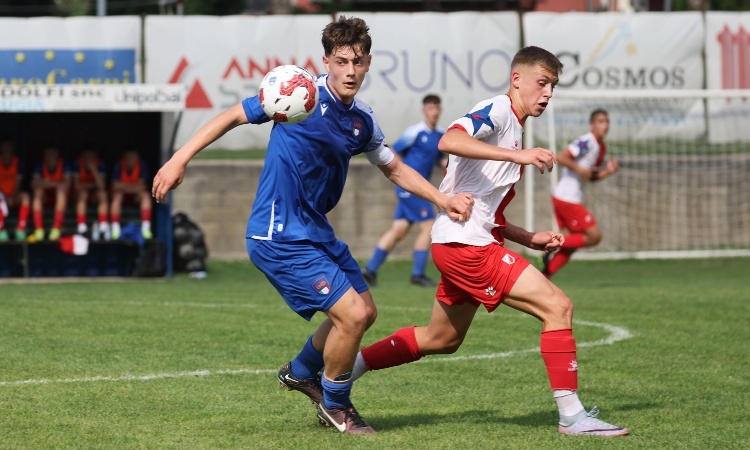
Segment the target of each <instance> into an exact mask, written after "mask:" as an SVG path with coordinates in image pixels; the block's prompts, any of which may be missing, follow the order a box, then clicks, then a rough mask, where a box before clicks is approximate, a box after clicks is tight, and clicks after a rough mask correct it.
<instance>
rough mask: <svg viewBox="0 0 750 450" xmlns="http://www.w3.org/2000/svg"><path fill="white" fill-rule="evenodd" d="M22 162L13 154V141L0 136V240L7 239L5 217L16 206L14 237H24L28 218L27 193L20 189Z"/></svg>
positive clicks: (21, 238)
mask: <svg viewBox="0 0 750 450" xmlns="http://www.w3.org/2000/svg"><path fill="white" fill-rule="evenodd" d="M23 172H24V168H23V162H22V161H21V159H20V158H19V157H18V156H16V155H14V154H13V141H12V140H11V139H10V138H9V137H7V136H2V137H0V194H1V195H2V197H4V200H0V201H4V203H5V205H4V207H3V206H2V205H0V208H2V210H0V242H3V241H7V240H8V239H9V235H8V231H7V230H6V229H5V219H6V217H7V216H8V214H9V213H10V210H11V209H15V207H18V224H17V225H16V234H15V238H16V240H17V241H22V240H24V239H26V221H27V220H28V218H29V210H30V206H29V194H28V193H27V192H24V191H22V190H21V181H22V179H23Z"/></svg>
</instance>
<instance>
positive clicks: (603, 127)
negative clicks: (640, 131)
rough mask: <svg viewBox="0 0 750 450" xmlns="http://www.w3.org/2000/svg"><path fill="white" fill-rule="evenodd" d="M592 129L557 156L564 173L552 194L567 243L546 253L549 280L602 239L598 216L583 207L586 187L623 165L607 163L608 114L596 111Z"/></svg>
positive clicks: (610, 160)
mask: <svg viewBox="0 0 750 450" xmlns="http://www.w3.org/2000/svg"><path fill="white" fill-rule="evenodd" d="M589 127H590V129H591V131H589V132H588V133H586V134H584V135H583V136H580V137H579V138H578V139H576V140H575V141H573V142H571V143H570V145H568V146H567V147H566V148H565V149H563V150H562V151H560V152H558V154H557V160H558V162H559V164H560V165H561V166H563V170H562V175H561V177H560V180H559V181H558V182H557V186H555V192H554V194H552V206H553V208H554V210H555V218H556V219H557V225H558V226H559V227H560V231H562V233H563V234H564V235H565V242H564V243H563V245H562V246H561V247H560V250H559V251H557V252H555V253H554V254H551V253H544V254H543V256H542V260H543V261H544V266H543V268H542V273H543V274H545V275H547V276H548V277H550V276H552V275H554V274H555V273H557V271H558V270H560V269H561V268H562V267H563V266H564V265H565V264H567V263H568V261H569V260H570V257H571V255H572V254H573V252H575V251H576V250H578V249H579V248H582V247H591V246H594V245H596V244H598V243H599V241H601V240H602V233H601V231H600V230H599V227H598V226H597V225H596V219H595V218H594V215H593V214H591V213H590V212H589V210H588V209H586V207H585V206H583V186H584V182H585V181H591V182H594V181H599V180H602V179H604V178H606V177H608V176H610V175H612V174H614V173H615V172H617V170H618V169H619V165H618V164H617V160H615V159H614V158H610V159H609V160H608V161H607V162H606V164H605V163H604V160H605V159H604V158H605V155H606V153H607V145H606V144H605V143H604V137H605V136H607V133H608V132H609V114H607V111H605V110H603V109H595V110H594V111H592V112H591V116H590V117H589Z"/></svg>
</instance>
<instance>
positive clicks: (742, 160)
mask: <svg viewBox="0 0 750 450" xmlns="http://www.w3.org/2000/svg"><path fill="white" fill-rule="evenodd" d="M596 108H604V109H605V110H607V111H608V112H609V115H610V131H609V134H608V136H607V137H606V139H605V141H606V143H607V155H608V157H614V158H616V159H617V160H618V162H619V164H620V170H619V172H617V173H616V174H615V175H613V176H611V177H609V178H606V179H604V180H602V181H599V182H596V183H586V185H585V197H584V204H585V205H586V207H587V208H588V209H589V210H590V211H591V212H592V213H593V214H594V216H595V217H596V220H597V223H598V224H599V227H600V229H601V230H602V236H603V238H602V241H601V242H600V243H599V245H597V246H595V247H591V248H588V249H585V250H583V251H582V252H580V254H581V257H584V256H588V257H590V258H631V257H635V258H639V257H643V258H648V257H654V258H659V257H709V256H750V90H744V91H727V90H714V91H711V90H700V91H698V90H693V91H657V92H654V91H627V92H622V91H610V92H590V91H587V92H580V91H561V92H557V91H556V92H555V94H554V97H553V100H552V101H551V102H550V105H549V107H548V109H547V111H546V112H545V114H544V115H543V116H541V117H540V118H537V119H534V120H532V121H531V122H532V125H533V126H532V127H531V128H532V129H531V130H529V129H528V127H527V130H526V133H527V136H528V137H529V138H530V142H527V144H526V145H527V147H528V146H539V147H546V148H549V149H550V150H553V151H555V152H557V151H559V150H561V149H563V148H565V147H566V146H567V145H568V144H569V143H570V142H572V141H573V140H574V139H575V138H577V137H578V136H580V135H582V134H584V133H587V132H588V131H589V124H588V122H589V115H590V113H591V111H593V110H594V109H596ZM529 172H533V171H532V170H527V171H526V173H529ZM558 172H559V170H555V171H553V172H552V174H551V176H546V175H545V176H539V175H538V173H537V176H535V177H534V180H533V184H532V187H531V192H533V195H527V196H526V207H527V211H526V221H527V226H528V225H529V224H533V226H534V227H533V229H549V228H550V227H553V228H554V227H555V226H556V224H555V221H554V218H553V216H552V208H551V203H550V200H549V197H550V190H551V189H552V188H553V187H554V185H555V183H556V181H557V173H558ZM526 187H527V189H529V186H526ZM528 208H531V209H528ZM577 257H579V256H577Z"/></svg>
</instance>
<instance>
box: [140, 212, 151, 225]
mask: <svg viewBox="0 0 750 450" xmlns="http://www.w3.org/2000/svg"><path fill="white" fill-rule="evenodd" d="M141 221H143V222H151V209H142V210H141Z"/></svg>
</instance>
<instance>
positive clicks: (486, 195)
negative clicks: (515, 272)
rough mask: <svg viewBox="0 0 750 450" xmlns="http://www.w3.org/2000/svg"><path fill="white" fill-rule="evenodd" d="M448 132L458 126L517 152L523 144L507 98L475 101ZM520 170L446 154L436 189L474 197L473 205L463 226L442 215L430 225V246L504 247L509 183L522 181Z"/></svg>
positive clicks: (507, 164) (510, 165)
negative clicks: (453, 243) (445, 164)
mask: <svg viewBox="0 0 750 450" xmlns="http://www.w3.org/2000/svg"><path fill="white" fill-rule="evenodd" d="M450 128H460V129H462V130H464V131H466V132H467V133H469V134H470V135H471V136H473V137H474V138H475V139H477V140H480V141H482V142H485V143H488V144H492V145H495V146H497V147H502V148H505V149H510V150H518V149H520V148H521V146H522V145H523V144H522V142H523V125H522V124H521V122H520V121H519V120H518V117H517V116H516V113H515V111H513V107H512V106H511V103H510V97H508V96H507V95H499V96H497V97H493V98H491V99H488V100H484V101H482V102H480V103H478V104H477V105H476V106H475V107H474V108H473V109H472V110H471V112H470V113H468V114H466V115H465V116H463V117H461V118H459V119H458V120H456V121H454V122H453V123H452V124H451V126H450ZM450 128H449V129H450ZM522 169H523V166H520V165H518V164H514V163H511V162H507V161H489V160H480V159H468V158H462V157H460V156H456V155H449V157H448V167H447V169H446V173H445V178H444V179H443V182H442V183H441V184H440V191H441V192H443V193H445V194H447V195H453V194H458V193H461V192H466V193H469V194H472V195H473V196H474V207H473V209H472V213H471V217H470V218H469V220H467V221H466V222H459V221H454V220H452V219H451V218H450V217H449V216H448V215H447V214H446V213H445V211H441V212H440V213H439V214H438V216H437V218H436V219H435V225H434V226H433V227H432V242H433V243H436V244H444V243H450V242H456V243H461V244H467V245H476V246H485V245H489V244H492V243H500V244H502V243H503V241H504V239H503V235H502V234H501V232H500V229H502V228H505V224H506V222H505V216H503V211H504V210H505V207H506V206H507V204H508V203H510V200H511V199H512V198H513V196H514V195H515V190H514V189H513V185H514V184H515V183H516V182H517V181H518V180H519V179H520V178H521V173H522V171H523V170H522Z"/></svg>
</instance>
